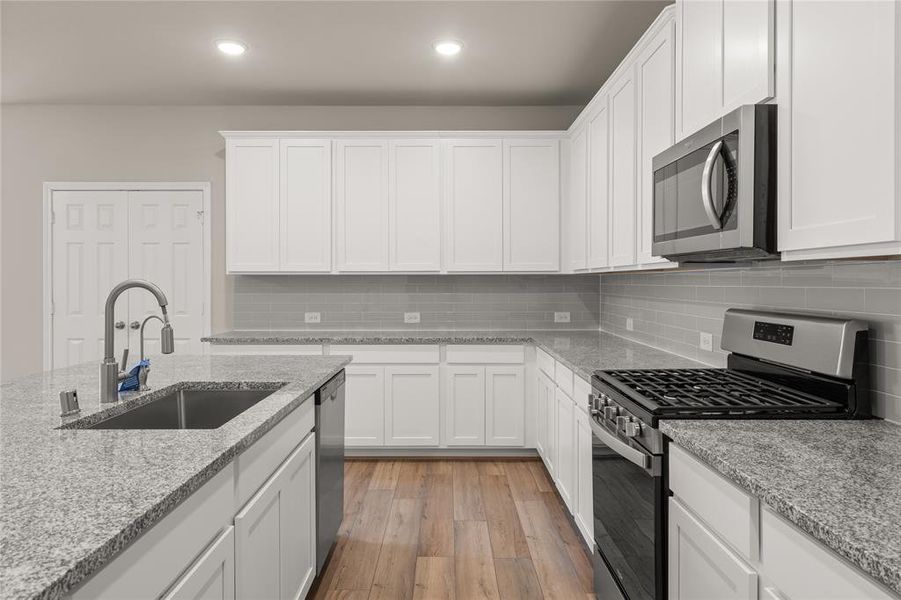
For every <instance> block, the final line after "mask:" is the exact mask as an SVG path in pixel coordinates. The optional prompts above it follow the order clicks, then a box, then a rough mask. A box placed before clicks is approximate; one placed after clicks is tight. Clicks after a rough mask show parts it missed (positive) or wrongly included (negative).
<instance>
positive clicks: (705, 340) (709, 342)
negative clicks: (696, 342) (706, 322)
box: [701, 331, 713, 352]
mask: <svg viewBox="0 0 901 600" xmlns="http://www.w3.org/2000/svg"><path fill="white" fill-rule="evenodd" d="M701 350H706V351H707V352H713V334H712V333H707V332H706V331H702V332H701Z"/></svg>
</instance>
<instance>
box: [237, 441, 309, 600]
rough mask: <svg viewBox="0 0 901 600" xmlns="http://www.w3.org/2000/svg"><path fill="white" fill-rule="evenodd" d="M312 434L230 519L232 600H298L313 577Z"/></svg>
mask: <svg viewBox="0 0 901 600" xmlns="http://www.w3.org/2000/svg"><path fill="white" fill-rule="evenodd" d="M315 450H316V439H315V434H311V435H309V436H308V437H307V439H306V441H304V442H303V443H302V444H301V445H300V446H299V447H298V448H297V449H296V450H295V451H294V452H293V453H292V454H291V456H290V457H289V458H288V460H286V461H285V462H284V463H283V464H282V466H281V467H280V468H279V469H278V471H276V472H275V474H274V475H273V476H272V477H271V478H270V479H269V481H268V482H267V483H266V484H265V485H264V486H263V487H262V488H261V489H260V491H259V492H257V494H256V495H255V496H254V497H253V499H251V500H250V502H248V503H247V505H246V506H245V507H244V508H243V509H242V510H241V512H239V513H238V514H237V515H236V516H235V565H236V567H235V591H236V595H237V597H238V598H280V599H285V598H290V599H294V598H303V597H304V595H305V594H306V592H307V590H309V587H310V584H311V583H312V581H313V578H314V577H315V574H316V535H315V532H316V521H315V519H316V500H315V491H316V481H315Z"/></svg>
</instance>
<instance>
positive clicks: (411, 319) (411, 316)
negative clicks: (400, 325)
mask: <svg viewBox="0 0 901 600" xmlns="http://www.w3.org/2000/svg"><path fill="white" fill-rule="evenodd" d="M404 323H419V313H418V312H405V313H404Z"/></svg>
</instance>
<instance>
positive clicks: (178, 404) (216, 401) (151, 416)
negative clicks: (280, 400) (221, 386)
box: [87, 390, 275, 429]
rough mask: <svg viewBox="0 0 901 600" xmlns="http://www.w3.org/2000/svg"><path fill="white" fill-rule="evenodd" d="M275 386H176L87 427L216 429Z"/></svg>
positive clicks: (264, 395)
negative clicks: (202, 387) (209, 387)
mask: <svg viewBox="0 0 901 600" xmlns="http://www.w3.org/2000/svg"><path fill="white" fill-rule="evenodd" d="M274 391H275V390H178V391H176V392H172V393H171V394H167V395H165V396H163V397H161V398H158V399H156V400H153V401H151V402H148V403H147V404H142V405H141V406H138V407H136V408H133V409H131V410H128V411H126V412H124V413H121V414H118V415H116V416H114V417H110V418H108V419H104V420H103V421H100V422H98V423H95V424H93V425H91V426H89V427H87V429H216V428H217V427H221V426H222V425H224V424H226V423H228V422H229V421H231V420H232V419H234V418H235V417H236V416H238V415H239V414H241V413H242V412H244V411H245V410H247V409H248V408H250V407H251V406H253V405H254V404H256V403H257V402H259V401H260V400H262V399H263V398H265V397H267V396H271V395H272V393H273V392H274Z"/></svg>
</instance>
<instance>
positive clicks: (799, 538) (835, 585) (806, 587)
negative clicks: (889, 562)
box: [760, 506, 892, 600]
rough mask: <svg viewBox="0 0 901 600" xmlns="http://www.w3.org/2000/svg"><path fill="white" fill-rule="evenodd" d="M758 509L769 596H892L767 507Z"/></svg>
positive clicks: (878, 599)
mask: <svg viewBox="0 0 901 600" xmlns="http://www.w3.org/2000/svg"><path fill="white" fill-rule="evenodd" d="M760 512H761V515H760V562H761V565H762V569H761V570H762V571H763V573H764V574H765V575H766V579H767V584H768V585H767V587H766V588H765V589H766V591H767V592H769V594H770V595H771V596H773V597H775V598H778V599H779V600H782V599H786V600H788V599H790V600H826V599H832V600H838V599H843V600H850V599H855V600H857V599H864V598H866V599H868V600H889V599H890V598H892V596H891V595H890V594H889V593H888V592H886V591H884V590H883V589H882V588H881V587H879V585H878V584H876V583H875V582H873V581H871V580H870V579H869V578H868V577H867V576H866V575H864V574H863V573H861V572H860V571H859V570H857V568H856V567H853V566H851V565H849V564H847V563H846V562H845V561H844V560H843V559H842V558H840V557H839V556H838V555H836V554H833V553H832V552H831V551H830V550H828V549H827V548H825V547H823V546H821V545H820V544H819V543H818V542H817V541H816V540H814V539H813V538H811V537H809V536H808V535H807V534H805V533H803V532H802V531H800V530H798V529H797V528H795V526H794V525H792V524H791V523H789V522H788V521H786V520H785V519H783V518H782V517H780V516H779V515H777V514H775V513H774V512H773V511H772V510H771V509H770V508H769V507H766V506H764V507H763V510H761V511H760ZM769 584H772V585H769ZM766 597H767V596H766V595H764V598H766Z"/></svg>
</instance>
